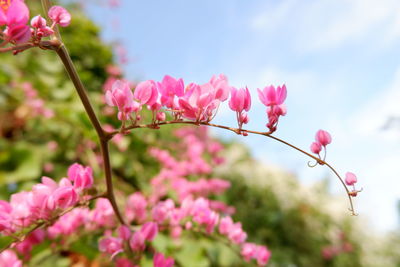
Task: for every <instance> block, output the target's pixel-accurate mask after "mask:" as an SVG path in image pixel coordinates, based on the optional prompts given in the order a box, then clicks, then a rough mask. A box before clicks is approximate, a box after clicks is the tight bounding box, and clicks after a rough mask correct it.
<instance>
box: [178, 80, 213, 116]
mask: <svg viewBox="0 0 400 267" xmlns="http://www.w3.org/2000/svg"><path fill="white" fill-rule="evenodd" d="M219 104H220V101H219V100H218V99H216V98H215V90H214V87H213V86H212V85H211V84H210V83H206V84H203V85H198V84H194V83H191V84H189V85H188V86H187V87H186V92H185V95H184V96H182V97H181V98H179V106H180V108H181V110H182V113H183V114H182V115H183V116H184V117H186V118H188V119H195V120H198V121H210V120H211V119H212V118H213V117H214V115H215V111H216V109H217V108H218V107H219Z"/></svg>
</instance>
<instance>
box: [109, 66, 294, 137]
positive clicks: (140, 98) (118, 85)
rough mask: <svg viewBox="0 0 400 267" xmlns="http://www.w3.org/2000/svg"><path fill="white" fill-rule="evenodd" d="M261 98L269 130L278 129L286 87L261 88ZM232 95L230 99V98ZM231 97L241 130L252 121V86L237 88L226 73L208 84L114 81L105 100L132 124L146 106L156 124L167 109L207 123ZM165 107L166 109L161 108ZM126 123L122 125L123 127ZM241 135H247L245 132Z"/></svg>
mask: <svg viewBox="0 0 400 267" xmlns="http://www.w3.org/2000/svg"><path fill="white" fill-rule="evenodd" d="M258 92H259V98H260V101H261V102H262V103H264V104H265V105H266V106H267V115H268V124H267V127H268V128H269V130H270V132H274V131H276V128H277V124H278V120H279V117H280V116H284V115H285V114H286V107H285V105H284V104H283V102H284V101H285V99H286V86H285V85H283V86H282V87H280V86H279V87H278V88H277V89H275V87H274V86H272V85H271V86H267V87H265V88H264V90H263V91H261V90H259V89H258ZM229 96H230V99H229ZM228 99H229V107H230V109H232V110H233V111H235V112H236V118H237V122H238V126H239V129H242V126H243V124H247V123H248V122H249V116H248V114H247V112H248V111H249V110H250V108H251V95H250V91H249V89H248V88H247V87H246V88H240V89H236V88H235V87H232V86H230V85H229V83H228V79H227V77H226V76H225V75H222V74H221V75H218V76H216V75H215V76H213V77H212V78H211V79H210V81H209V82H207V83H205V84H196V83H189V84H188V85H186V86H185V84H184V81H183V79H175V78H173V77H171V76H168V75H166V76H165V77H164V78H163V80H162V81H161V82H156V81H153V80H147V81H143V82H140V83H139V84H137V85H136V87H135V90H134V92H132V90H131V89H130V83H129V82H126V81H119V80H117V81H114V84H113V85H112V87H110V85H109V82H108V83H107V87H106V102H107V104H108V105H110V106H116V107H117V108H118V110H119V113H118V119H119V120H121V121H123V122H124V123H125V121H127V120H131V121H132V123H133V125H135V124H136V123H137V122H138V121H140V120H141V115H140V113H139V112H140V111H141V110H142V107H143V106H147V108H148V109H149V110H151V111H152V113H153V119H152V122H153V123H154V124H156V123H158V122H162V121H165V120H166V115H165V113H164V111H165V110H167V111H170V112H171V115H172V116H173V118H174V119H175V120H176V121H179V120H183V119H187V120H190V121H195V122H202V123H208V122H210V121H211V120H212V119H213V118H214V117H215V115H216V113H217V111H218V108H219V106H220V104H221V103H222V102H224V101H226V100H228ZM163 107H164V111H163V110H162V108H163ZM124 125H125V124H123V127H124ZM238 133H240V134H244V135H246V133H244V132H242V131H240V130H239V131H238Z"/></svg>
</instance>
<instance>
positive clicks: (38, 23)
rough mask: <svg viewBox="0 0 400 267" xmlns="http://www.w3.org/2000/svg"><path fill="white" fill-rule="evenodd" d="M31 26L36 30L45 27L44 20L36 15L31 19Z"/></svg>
mask: <svg viewBox="0 0 400 267" xmlns="http://www.w3.org/2000/svg"><path fill="white" fill-rule="evenodd" d="M31 26H32V27H33V28H38V29H40V28H43V27H46V26H47V24H46V20H45V19H44V18H43V17H42V16H40V15H37V16H35V17H33V18H32V19H31Z"/></svg>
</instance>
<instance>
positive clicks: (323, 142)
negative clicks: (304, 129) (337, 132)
mask: <svg viewBox="0 0 400 267" xmlns="http://www.w3.org/2000/svg"><path fill="white" fill-rule="evenodd" d="M331 142H332V137H331V135H330V134H329V133H328V132H327V131H324V130H318V131H317V133H316V134H315V141H314V142H313V143H311V146H310V150H311V152H312V153H314V154H317V155H318V158H319V159H320V160H322V161H318V162H317V163H316V164H318V163H319V164H325V163H324V161H325V158H326V146H327V145H329V144H330V143H331ZM322 148H323V149H324V156H323V157H321V154H320V153H321V151H322ZM344 183H345V184H346V185H348V186H352V187H353V189H352V190H351V191H349V195H350V196H352V197H355V196H357V193H359V192H361V191H362V189H361V190H356V188H355V183H357V176H356V175H355V174H354V173H352V172H347V173H346V174H345V179H344Z"/></svg>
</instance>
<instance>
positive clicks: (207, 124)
mask: <svg viewBox="0 0 400 267" xmlns="http://www.w3.org/2000/svg"><path fill="white" fill-rule="evenodd" d="M172 124H189V125H197V126H200V125H204V126H210V127H215V128H221V129H225V130H229V131H231V132H234V133H236V134H241V133H243V132H245V133H250V134H256V135H262V136H266V137H268V138H271V139H274V140H275V141H278V142H280V143H282V144H284V145H286V146H289V147H291V148H293V149H295V150H297V151H299V152H301V153H303V154H304V155H306V156H308V157H310V158H312V159H314V160H316V162H317V163H318V164H320V165H326V166H327V167H328V168H329V169H330V170H331V171H332V172H333V173H334V174H335V175H336V177H337V178H338V179H339V181H340V182H341V184H342V185H343V187H344V189H345V190H346V193H347V197H348V198H349V202H350V208H349V210H350V211H351V214H352V215H356V213H355V211H354V206H353V200H352V199H351V192H350V191H349V189H348V188H347V186H346V184H345V182H344V181H343V179H342V177H340V175H339V173H338V172H337V171H336V170H335V169H334V168H333V167H332V166H331V165H330V164H329V163H327V162H326V161H325V159H323V160H322V159H320V158H319V157H316V156H314V155H312V154H310V153H308V152H307V151H305V150H303V149H301V148H298V147H297V146H295V145H292V144H290V143H288V142H286V141H284V140H282V139H280V138H278V137H275V136H273V135H272V132H259V131H253V130H246V129H239V128H232V127H229V126H225V125H218V124H214V123H209V122H196V121H183V120H175V121H164V122H159V123H154V124H140V125H132V126H129V127H126V128H124V129H123V130H132V129H138V128H149V129H157V128H158V127H159V126H163V125H172ZM118 133H120V132H119V131H113V132H108V133H106V139H107V140H109V139H111V138H113V136H114V135H116V134H118ZM309 166H310V165H309ZM310 167H311V166H310Z"/></svg>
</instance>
